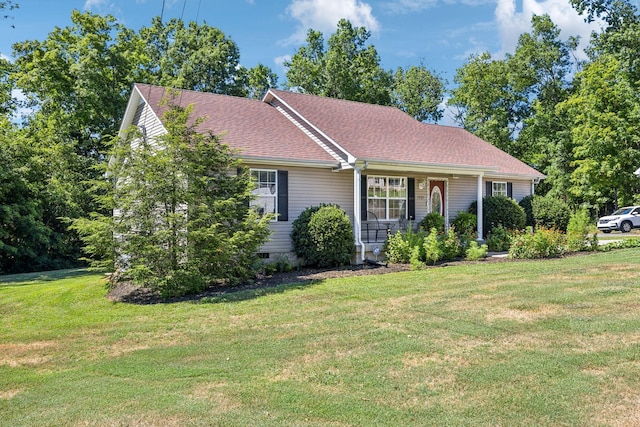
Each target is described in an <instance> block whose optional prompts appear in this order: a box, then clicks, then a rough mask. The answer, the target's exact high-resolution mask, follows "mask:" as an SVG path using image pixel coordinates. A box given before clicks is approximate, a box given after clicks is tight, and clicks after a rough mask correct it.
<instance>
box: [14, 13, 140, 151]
mask: <svg viewBox="0 0 640 427" xmlns="http://www.w3.org/2000/svg"><path fill="white" fill-rule="evenodd" d="M71 22H72V24H71V26H69V27H65V28H55V29H54V30H53V31H52V32H51V33H49V35H48V36H47V38H46V39H45V40H43V41H38V40H29V41H24V42H20V43H16V44H15V45H14V46H13V48H14V56H15V57H16V61H15V71H14V73H13V75H12V78H13V79H14V80H15V84H16V86H17V87H18V88H19V89H20V90H21V91H22V92H23V93H24V95H25V96H26V98H27V102H28V104H27V106H28V107H32V108H34V109H35V113H34V118H33V119H32V120H33V121H35V122H50V123H52V122H55V123H54V124H53V126H54V128H55V130H56V133H57V135H58V136H59V138H60V140H64V142H65V143H68V144H73V145H75V149H76V152H77V153H78V154H80V155H82V156H85V157H93V158H100V156H101V152H102V151H103V149H104V146H103V145H102V142H101V138H102V136H103V135H107V134H111V135H113V134H115V132H116V130H117V127H118V121H119V120H120V119H121V117H122V115H123V113H124V107H125V105H126V99H127V96H128V91H129V90H130V88H131V84H132V81H133V75H132V70H136V69H137V68H138V67H137V66H136V65H137V64H135V62H133V61H132V58H131V52H132V51H134V48H135V46H134V44H133V33H132V32H131V31H130V30H127V29H125V28H124V27H122V26H121V25H120V24H118V23H117V22H116V21H115V18H113V17H112V16H100V15H96V14H91V13H80V12H78V11H73V12H72V14H71Z"/></svg>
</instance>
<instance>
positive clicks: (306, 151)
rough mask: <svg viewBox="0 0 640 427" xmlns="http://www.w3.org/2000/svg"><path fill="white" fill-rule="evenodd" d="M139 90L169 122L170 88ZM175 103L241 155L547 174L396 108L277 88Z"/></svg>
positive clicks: (189, 96) (187, 95)
mask: <svg viewBox="0 0 640 427" xmlns="http://www.w3.org/2000/svg"><path fill="white" fill-rule="evenodd" d="M135 90H137V91H138V93H139V94H140V96H141V97H142V98H143V99H144V100H145V101H146V102H147V104H148V105H149V106H150V107H151V109H152V110H153V111H154V113H155V114H156V116H157V117H158V118H159V119H160V120H162V118H163V114H164V111H165V110H166V107H164V106H161V105H160V104H161V101H162V99H163V97H166V96H168V92H167V89H165V88H163V87H159V86H152V85H145V84H136V85H135ZM176 93H177V96H176V98H175V101H177V102H178V104H179V105H181V106H187V105H189V104H193V106H194V114H193V117H204V121H203V122H202V123H201V124H200V125H199V130H200V131H202V132H208V131H211V132H213V133H215V134H224V136H223V141H224V142H225V143H227V144H228V145H229V146H231V147H232V148H236V149H240V150H241V153H240V156H241V157H245V158H252V159H258V160H259V159H263V160H271V161H278V160H280V161H288V162H291V161H293V162H300V163H301V164H302V163H305V164H314V163H316V164H318V165H326V166H331V167H337V166H339V165H341V166H343V167H345V166H346V167H350V166H349V164H351V166H353V164H354V162H355V161H361V162H364V161H367V162H378V163H384V164H397V165H398V166H402V167H406V169H407V170H408V169H411V168H419V167H421V166H424V167H428V166H439V167H447V168H450V169H451V173H456V172H459V171H463V170H465V169H474V170H479V171H484V172H485V173H488V174H491V175H505V176H521V177H526V178H532V179H533V178H544V175H543V174H541V173H540V172H538V171H536V170H535V169H533V168H531V167H529V166H528V165H526V164H524V163H523V162H521V161H519V160H518V159H516V158H514V157H512V156H510V155H508V154H507V153H505V152H503V151H502V150H500V149H498V148H496V147H494V146H493V145H491V144H489V143H488V142H486V141H484V140H482V139H480V138H478V137H476V136H474V135H473V134H471V133H470V132H468V131H466V130H464V129H461V128H457V127H450V126H441V125H432V124H425V123H421V122H418V121H416V120H415V119H413V118H412V117H410V116H409V115H407V114H406V113H404V112H402V111H401V110H399V109H397V108H395V107H385V106H380V105H371V104H364V103H360V102H353V101H345V100H340V99H333V98H326V97H319V96H313V95H306V94H300V93H294V92H288V91H283V90H277V89H270V90H269V91H268V92H267V94H266V96H265V97H264V99H263V100H262V101H258V100H251V99H247V98H239V97H234V96H227V95H218V94H212V93H203V92H195V91H189V90H179V91H177V92H176Z"/></svg>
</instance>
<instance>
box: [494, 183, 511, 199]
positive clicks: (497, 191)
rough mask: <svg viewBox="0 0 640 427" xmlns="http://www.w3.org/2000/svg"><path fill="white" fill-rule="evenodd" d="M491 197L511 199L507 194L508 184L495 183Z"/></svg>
mask: <svg viewBox="0 0 640 427" xmlns="http://www.w3.org/2000/svg"><path fill="white" fill-rule="evenodd" d="M491 195H492V196H505V197H509V195H508V192H507V183H506V182H496V181H494V182H493V184H492V188H491Z"/></svg>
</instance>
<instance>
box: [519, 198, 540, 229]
mask: <svg viewBox="0 0 640 427" xmlns="http://www.w3.org/2000/svg"><path fill="white" fill-rule="evenodd" d="M534 197H536V196H534V195H533V194H530V195H528V196H525V197H523V198H522V200H520V201H519V202H518V204H519V205H520V206H521V207H522V209H524V213H525V215H526V216H527V219H526V221H525V225H526V226H528V227H533V226H535V225H536V220H535V218H534V217H533V206H532V205H531V204H532V202H533V199H534Z"/></svg>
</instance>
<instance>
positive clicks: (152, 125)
mask: <svg viewBox="0 0 640 427" xmlns="http://www.w3.org/2000/svg"><path fill="white" fill-rule="evenodd" d="M132 124H133V125H134V126H142V125H144V127H145V129H146V133H147V137H148V138H153V137H156V136H158V135H162V134H165V133H166V130H165V129H164V126H162V123H161V122H160V120H159V119H158V118H157V117H156V114H155V113H154V112H153V111H152V110H151V108H150V107H149V104H147V103H144V104H140V105H139V106H138V109H137V110H136V115H135V117H134V119H133V123H132Z"/></svg>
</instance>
